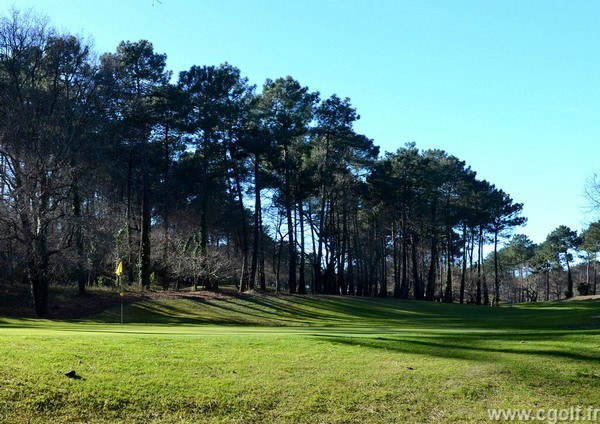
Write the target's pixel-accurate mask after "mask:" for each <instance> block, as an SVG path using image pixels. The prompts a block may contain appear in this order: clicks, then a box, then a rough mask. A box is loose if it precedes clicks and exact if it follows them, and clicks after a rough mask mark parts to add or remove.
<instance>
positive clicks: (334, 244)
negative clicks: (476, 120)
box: [0, 11, 569, 316]
mask: <svg viewBox="0 0 600 424" xmlns="http://www.w3.org/2000/svg"><path fill="white" fill-rule="evenodd" d="M166 59H167V57H166V55H165V54H160V53H157V52H155V51H154V48H153V45H152V43H150V42H149V41H147V40H140V41H137V42H130V41H124V42H121V43H120V44H119V45H118V46H117V48H116V50H115V52H109V53H104V54H102V55H100V56H99V57H96V55H95V53H94V52H93V51H92V50H91V48H90V47H89V46H88V45H87V44H86V43H85V42H84V41H83V40H82V39H81V38H80V37H77V36H74V35H71V34H63V33H60V32H58V31H56V30H55V29H54V28H52V27H51V26H50V25H49V24H48V23H47V22H45V21H44V20H43V19H40V18H39V17H37V16H34V15H33V14H31V13H23V12H19V11H13V12H12V13H11V14H10V15H8V16H5V17H4V18H2V20H1V22H0V181H1V185H0V190H1V198H2V203H1V206H0V221H1V224H2V228H3V229H4V231H3V235H2V238H1V240H2V245H1V246H0V271H1V275H2V280H3V281H4V282H10V283H11V284H13V283H14V284H29V285H30V286H31V289H32V298H33V304H34V307H35V311H36V313H37V314H38V315H39V316H44V315H46V314H47V312H48V290H49V287H50V285H51V284H53V283H57V284H75V285H77V286H78V288H79V292H80V293H81V294H84V293H85V291H86V287H88V286H90V285H93V284H111V283H112V282H113V281H114V269H115V267H116V264H117V263H118V262H119V261H120V260H122V261H123V263H124V268H125V270H126V273H125V281H126V282H127V283H130V284H133V283H137V284H140V285H141V286H142V287H145V288H150V287H152V286H154V285H156V286H158V287H162V288H164V289H169V288H174V289H178V288H180V287H183V286H193V288H195V289H196V288H198V287H204V288H207V289H216V288H218V287H219V285H220V284H236V285H237V287H238V288H239V290H240V291H246V290H267V289H275V290H285V291H288V292H290V293H299V294H303V293H307V292H311V293H326V294H350V295H361V296H388V295H390V296H395V297H398V298H403V299H407V298H414V299H422V300H431V301H433V300H440V301H447V302H453V301H457V302H460V303H465V302H471V303H476V304H497V303H498V302H499V301H500V300H501V299H502V296H503V294H504V286H503V285H504V281H505V280H506V276H507V275H508V272H509V271H507V269H508V268H507V266H506V261H505V260H504V258H505V256H506V252H507V251H508V249H510V248H512V247H511V245H510V244H509V247H506V248H500V245H499V243H500V242H501V241H502V239H503V238H504V237H505V236H506V235H507V234H508V233H509V232H510V231H511V229H512V228H514V227H516V226H519V225H523V224H524V223H525V218H524V217H522V216H521V212H522V204H520V203H515V202H514V201H513V199H512V198H511V197H510V196H509V195H508V194H507V193H505V192H504V191H502V190H501V189H500V188H498V187H496V186H495V185H494V184H492V183H490V182H488V181H485V180H481V179H479V178H477V174H476V172H475V171H473V170H472V169H471V168H470V167H469V166H467V165H466V164H465V162H464V161H462V160H460V159H459V158H456V157H455V156H452V155H451V154H448V153H447V152H445V151H443V150H437V149H433V150H425V151H423V150H419V149H418V148H417V147H416V145H415V144H414V143H408V144H406V145H405V146H403V147H401V148H399V149H398V150H397V151H396V152H391V153H385V154H383V155H381V154H380V152H379V148H378V147H377V146H376V145H375V144H374V143H373V140H371V139H370V138H369V137H367V136H365V135H363V134H359V133H357V132H356V131H355V128H354V127H355V123H356V122H357V121H358V119H359V118H360V117H359V115H358V112H357V110H356V109H355V108H354V107H353V106H352V104H351V102H350V100H349V99H348V98H341V97H338V96H337V95H332V96H330V97H328V98H321V95H320V93H319V92H316V91H311V90H310V89H309V88H308V87H306V86H303V85H302V84H300V83H299V82H298V81H296V80H295V79H294V78H292V77H289V76H288V77H285V78H278V79H274V80H271V79H268V80H267V81H265V83H264V84H263V85H262V87H261V88H260V90H258V89H257V87H256V86H254V85H252V84H250V83H249V81H248V79H247V78H245V77H243V76H242V74H241V71H240V70H239V69H238V68H236V67H234V66H232V65H230V64H227V63H225V64H222V65H219V66H192V67H191V68H190V69H189V70H186V71H182V72H180V73H179V75H178V76H177V77H176V78H175V77H174V76H173V75H172V73H171V72H170V71H168V70H167V68H166ZM485 246H492V247H493V252H492V253H491V254H490V255H489V257H488V255H487V254H486V252H485ZM561 252H562V251H561ZM561 254H562V255H563V262H564V260H565V259H564V258H568V256H564V255H565V253H564V252H562V253H561ZM567 255H568V253H567ZM486 257H487V259H486ZM532 263H533V262H532ZM540 263H541V262H540ZM549 263H550V259H548V262H547V263H545V264H541V265H539V266H538V268H539V269H546V268H544V267H547V266H550V265H548V264H549ZM566 263H567V265H569V261H568V259H567V260H566ZM513 271H514V270H513Z"/></svg>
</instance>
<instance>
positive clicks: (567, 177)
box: [0, 0, 600, 242]
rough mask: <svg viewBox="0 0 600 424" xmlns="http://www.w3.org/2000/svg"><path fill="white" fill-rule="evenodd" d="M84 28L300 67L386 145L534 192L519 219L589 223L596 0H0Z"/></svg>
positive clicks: (249, 61)
mask: <svg viewBox="0 0 600 424" xmlns="http://www.w3.org/2000/svg"><path fill="white" fill-rule="evenodd" d="M0 5H1V8H2V11H3V12H5V11H6V10H8V8H10V7H11V6H13V5H14V6H15V7H17V8H20V9H23V8H28V7H34V9H35V10H36V11H38V12H40V13H42V14H45V15H47V16H48V18H49V20H50V23H51V24H52V25H54V26H56V27H58V28H60V29H64V30H66V31H69V32H73V33H77V34H81V35H85V36H89V37H90V38H91V39H93V40H94V45H95V49H96V51H97V52H98V53H103V52H106V51H114V50H115V48H116V46H117V44H118V43H119V42H120V41H122V40H131V41H136V40H139V39H142V38H143V39H148V40H150V41H151V42H152V43H153V44H154V47H155V51H156V52H158V53H166V54H167V65H168V67H169V68H170V69H171V70H173V71H174V73H175V74H177V73H178V72H179V71H181V70H185V69H188V68H189V67H190V66H191V65H218V64H220V63H223V62H225V61H227V62H229V63H231V64H232V65H235V66H237V67H238V68H240V69H241V71H242V74H243V75H244V76H247V77H248V78H249V79H250V82H251V83H253V84H256V85H257V86H258V87H260V86H261V85H262V83H263V82H264V80H265V79H266V78H278V77H280V76H286V75H291V76H292V77H294V78H296V79H297V80H299V81H300V83H301V84H303V85H306V86H308V87H309V88H310V89H312V90H315V91H320V92H321V95H322V97H328V96H330V95H331V94H333V93H336V94H338V95H339V96H340V97H350V98H351V100H352V103H353V105H354V106H355V107H356V108H357V109H358V112H359V113H360V115H361V117H362V118H361V120H360V122H359V123H358V124H357V127H356V128H357V130H358V131H359V132H361V133H364V134H365V135H367V136H368V137H370V138H373V139H374V141H375V143H376V144H377V145H379V146H381V149H382V150H383V151H395V150H396V149H397V148H398V147H400V146H403V145H404V144H405V143H406V142H410V141H415V142H416V143H417V147H419V148H421V149H428V148H440V149H444V150H446V151H447V152H448V153H450V154H453V155H455V156H457V157H459V158H460V159H462V160H465V161H466V162H467V164H468V165H470V166H471V167H472V169H474V170H475V171H477V173H478V175H479V176H480V178H484V179H487V180H489V181H490V182H492V183H494V184H496V186H498V187H500V188H502V189H503V190H504V191H506V192H507V193H509V194H510V195H511V196H512V197H513V199H514V200H515V201H516V202H521V203H524V205H525V207H524V215H525V216H527V217H528V219H529V222H528V224H527V226H526V227H525V228H522V229H519V230H518V231H519V232H522V233H525V234H527V235H529V237H531V238H532V239H533V241H535V242H541V241H543V240H544V239H545V237H546V235H547V234H548V233H549V232H550V231H551V230H553V229H554V228H556V227H557V226H558V225H561V224H565V225H568V226H570V227H571V228H572V229H576V230H581V229H582V228H584V227H585V226H586V224H587V223H588V222H589V221H590V220H592V219H594V216H593V215H592V214H590V213H588V212H587V211H586V208H585V207H586V204H587V202H586V200H585V198H584V196H583V192H584V186H585V181H586V179H587V178H589V177H590V176H591V175H592V174H593V173H594V172H600V160H599V159H600V25H598V21H599V19H600V2H598V1H592V0H569V1H553V0H526V1H523V0H503V1H478V0H472V1H465V0H446V1H443V0H437V1H434V0H160V2H159V0H18V1H5V0H0Z"/></svg>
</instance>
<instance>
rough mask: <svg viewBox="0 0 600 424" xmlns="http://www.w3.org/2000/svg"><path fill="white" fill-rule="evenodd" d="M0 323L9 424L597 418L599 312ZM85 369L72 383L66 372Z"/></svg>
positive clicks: (159, 307) (215, 310)
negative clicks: (576, 409) (535, 413)
mask: <svg viewBox="0 0 600 424" xmlns="http://www.w3.org/2000/svg"><path fill="white" fill-rule="evenodd" d="M118 312H119V310H118V309H117V310H115V309H111V310H108V311H106V312H104V313H102V314H99V315H96V316H94V317H93V319H91V320H87V321H81V322H78V321H48V320H23V319H12V318H10V319H9V318H0V355H1V356H2V358H3V361H2V363H1V365H0V422H10V423H17V422H48V421H57V422H140V423H141V422H244V423H246V422H265V423H270V422H289V423H296V422H305V423H313V422H326V423H329V422H331V423H342V422H343V423H351V422H377V423H387V422H397V423H405V422H409V423H412V422H440V423H446V422H465V423H469V422H488V421H489V418H488V416H487V412H486V410H487V408H490V407H493V408H503V407H504V408H534V409H535V408H555V409H556V408H568V407H570V406H575V405H581V406H584V407H587V406H588V405H593V406H597V407H600V390H599V389H600V370H599V367H598V364H599V363H600V362H599V360H600V330H599V329H598V324H599V321H600V320H599V317H600V303H599V302H564V303H549V304H527V305H510V306H503V307H500V308H493V309H492V308H483V307H476V306H470V305H463V306H461V305H444V304H432V303H424V302H403V301H397V300H393V299H388V300H386V299H362V298H338V297H328V296H319V297H311V296H306V297H303V296H263V295H247V296H237V295H236V296H233V295H232V296H222V297H219V298H210V299H206V298H201V299H198V298H194V297H193V296H190V297H189V298H183V299H169V298H166V299H157V300H154V301H142V302H138V303H136V304H133V305H129V306H128V307H126V318H127V324H126V325H123V326H121V325H118V324H115V323H114V322H115V318H116V317H118ZM69 369H74V370H76V372H77V375H78V376H79V377H80V378H79V379H69V378H67V377H65V376H64V373H65V372H66V371H68V370H69Z"/></svg>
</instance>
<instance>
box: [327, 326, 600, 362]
mask: <svg viewBox="0 0 600 424" xmlns="http://www.w3.org/2000/svg"><path fill="white" fill-rule="evenodd" d="M564 335H565V336H567V335H572V333H568V332H564ZM596 335H598V334H596ZM519 336H521V337H519ZM556 336H557V334H556V333H552V335H551V336H549V335H543V334H538V335H532V334H526V333H525V334H508V335H494V339H498V347H490V346H484V345H482V344H484V343H485V342H486V341H483V343H482V339H481V337H476V336H464V335H461V336H447V337H445V338H443V337H441V336H438V337H419V338H418V339H417V338H398V339H395V338H388V337H376V338H366V337H344V336H334V335H315V337H316V338H318V339H319V340H327V341H330V342H332V343H339V344H344V345H349V346H357V347H358V346H360V347H366V348H371V349H379V350H387V351H392V352H398V353H405V354H417V355H428V356H435V357H440V358H452V359H464V360H476V361H481V360H484V359H487V360H489V361H495V360H497V358H498V354H515V355H529V356H539V357H554V358H564V359H570V360H573V361H582V362H588V363H590V362H591V363H594V364H597V363H598V361H600V352H597V351H592V350H588V351H587V352H574V351H572V350H568V349H560V348H557V347H529V346H528V344H527V343H529V342H531V343H535V342H536V341H538V342H540V341H550V340H555V337H556ZM522 337H528V340H524V339H523V338H522ZM489 341H490V340H489V338H488V340H487V342H489ZM503 342H505V343H506V345H504V346H503V345H502V343H503ZM516 343H519V345H518V347H515V344H516ZM482 354H483V355H482Z"/></svg>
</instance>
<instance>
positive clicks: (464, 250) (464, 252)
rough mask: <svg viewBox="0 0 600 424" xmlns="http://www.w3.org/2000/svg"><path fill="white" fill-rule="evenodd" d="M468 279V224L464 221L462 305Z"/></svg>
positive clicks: (460, 298)
mask: <svg viewBox="0 0 600 424" xmlns="http://www.w3.org/2000/svg"><path fill="white" fill-rule="evenodd" d="M466 281H467V224H466V223H463V257H462V273H461V275H460V294H459V301H460V303H461V305H462V304H463V303H464V302H465V285H466Z"/></svg>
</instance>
